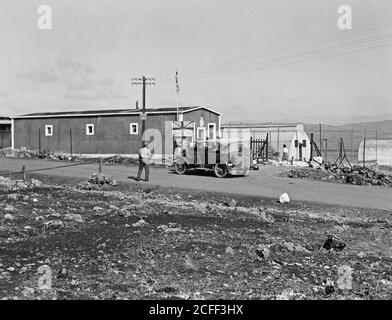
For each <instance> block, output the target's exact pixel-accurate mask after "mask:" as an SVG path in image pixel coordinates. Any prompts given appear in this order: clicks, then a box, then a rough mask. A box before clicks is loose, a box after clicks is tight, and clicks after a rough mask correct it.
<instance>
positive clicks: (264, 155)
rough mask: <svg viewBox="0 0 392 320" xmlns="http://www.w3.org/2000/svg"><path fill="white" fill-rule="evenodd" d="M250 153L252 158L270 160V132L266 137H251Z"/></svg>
mask: <svg viewBox="0 0 392 320" xmlns="http://www.w3.org/2000/svg"><path fill="white" fill-rule="evenodd" d="M250 154H251V156H252V158H251V159H252V160H256V161H259V160H261V161H268V133H267V137H266V138H265V139H253V138H252V137H251V138H250Z"/></svg>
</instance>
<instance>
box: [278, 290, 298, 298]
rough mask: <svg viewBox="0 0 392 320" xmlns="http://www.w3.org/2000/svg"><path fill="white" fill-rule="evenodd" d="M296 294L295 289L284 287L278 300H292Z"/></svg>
mask: <svg viewBox="0 0 392 320" xmlns="http://www.w3.org/2000/svg"><path fill="white" fill-rule="evenodd" d="M293 296H294V291H293V289H291V288H287V289H284V290H283V291H282V293H281V294H279V295H277V296H276V300H290V299H291V298H292V297H293Z"/></svg>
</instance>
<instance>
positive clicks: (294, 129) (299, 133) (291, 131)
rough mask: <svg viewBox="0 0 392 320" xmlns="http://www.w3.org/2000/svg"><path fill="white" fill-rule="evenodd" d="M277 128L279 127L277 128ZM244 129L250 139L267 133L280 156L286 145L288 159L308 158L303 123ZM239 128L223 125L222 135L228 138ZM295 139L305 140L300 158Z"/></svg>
mask: <svg viewBox="0 0 392 320" xmlns="http://www.w3.org/2000/svg"><path fill="white" fill-rule="evenodd" d="M278 128H279V129H278ZM243 129H244V130H249V131H250V136H251V137H252V139H266V138H267V134H268V140H269V143H270V146H271V147H272V149H273V151H275V152H276V151H277V152H279V154H280V156H282V151H283V145H286V146H287V148H288V150H289V159H290V160H291V159H292V158H293V157H294V160H303V158H305V159H306V160H309V158H310V139H309V137H308V135H307V134H306V132H305V131H304V127H303V125H301V124H299V125H297V126H280V127H274V126H272V125H268V126H265V127H261V126H258V127H252V126H249V127H246V128H243ZM237 130H239V129H238V128H235V127H234V128H231V127H229V126H226V127H224V129H223V130H222V131H223V137H224V138H228V137H230V136H233V134H234V133H235V132H236V131H237ZM295 140H298V142H299V143H303V140H305V141H306V142H305V147H302V159H299V156H300V154H299V147H295Z"/></svg>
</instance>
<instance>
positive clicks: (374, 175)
mask: <svg viewBox="0 0 392 320" xmlns="http://www.w3.org/2000/svg"><path fill="white" fill-rule="evenodd" d="M283 175H284V176H286V177H289V178H302V179H303V178H307V179H314V180H322V181H331V182H338V183H349V184H355V185H373V186H387V187H392V171H391V168H390V167H385V166H384V167H382V166H377V165H373V166H367V167H363V166H360V165H355V166H351V167H350V166H339V165H337V164H336V163H325V164H321V165H318V164H317V165H316V166H314V167H304V168H295V169H291V170H290V171H288V172H285V173H284V174H283Z"/></svg>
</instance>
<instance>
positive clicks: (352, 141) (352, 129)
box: [351, 128, 359, 163]
mask: <svg viewBox="0 0 392 320" xmlns="http://www.w3.org/2000/svg"><path fill="white" fill-rule="evenodd" d="M351 157H352V158H353V159H352V160H353V161H354V159H355V158H357V161H355V162H356V163H358V160H359V159H358V156H357V157H355V152H354V128H351Z"/></svg>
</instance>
